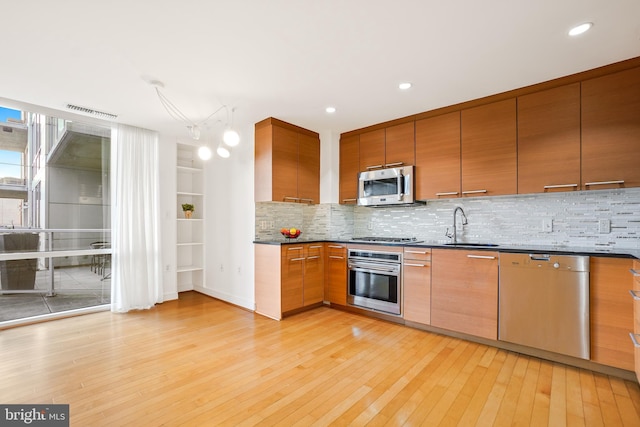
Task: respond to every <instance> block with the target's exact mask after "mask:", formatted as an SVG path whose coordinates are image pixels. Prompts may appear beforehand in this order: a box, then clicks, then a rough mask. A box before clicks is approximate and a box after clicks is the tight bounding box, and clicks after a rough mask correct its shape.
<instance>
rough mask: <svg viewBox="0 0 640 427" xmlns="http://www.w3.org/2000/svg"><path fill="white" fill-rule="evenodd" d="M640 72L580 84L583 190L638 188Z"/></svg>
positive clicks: (595, 79)
mask: <svg viewBox="0 0 640 427" xmlns="http://www.w3.org/2000/svg"><path fill="white" fill-rule="evenodd" d="M639 165H640V68H632V69H629V70H626V71H620V72H617V73H614V74H609V75H606V76H603V77H598V78H594V79H590V80H585V81H583V82H582V186H583V188H584V189H585V190H597V189H604V188H620V187H638V186H640V166H639Z"/></svg>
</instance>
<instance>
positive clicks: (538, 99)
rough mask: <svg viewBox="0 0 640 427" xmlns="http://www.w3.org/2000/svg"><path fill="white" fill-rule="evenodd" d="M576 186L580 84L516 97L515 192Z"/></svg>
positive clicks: (549, 190) (578, 170)
mask: <svg viewBox="0 0 640 427" xmlns="http://www.w3.org/2000/svg"><path fill="white" fill-rule="evenodd" d="M579 189H580V83H574V84H571V85H566V86H560V87H557V88H553V89H548V90H545V91H541V92H536V93H532V94H529V95H524V96H520V97H518V193H521V194H526V193H542V192H553V191H574V190H579Z"/></svg>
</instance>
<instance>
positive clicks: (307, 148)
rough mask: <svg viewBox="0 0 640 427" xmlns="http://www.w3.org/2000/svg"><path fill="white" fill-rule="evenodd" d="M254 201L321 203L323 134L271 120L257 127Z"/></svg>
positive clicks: (264, 121) (256, 125) (262, 122)
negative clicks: (321, 149)
mask: <svg viewBox="0 0 640 427" xmlns="http://www.w3.org/2000/svg"><path fill="white" fill-rule="evenodd" d="M254 193H255V201H256V202H267V201H274V202H302V203H310V204H317V203H320V135H319V134H318V133H316V132H313V131H310V130H308V129H304V128H301V127H299V126H295V125H292V124H290V123H287V122H283V121H282V120H278V119H274V118H273V117H270V118H268V119H265V120H263V121H261V122H258V123H256V124H255V192H254Z"/></svg>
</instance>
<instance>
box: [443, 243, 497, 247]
mask: <svg viewBox="0 0 640 427" xmlns="http://www.w3.org/2000/svg"><path fill="white" fill-rule="evenodd" d="M445 246H460V247H475V248H478V247H480V248H495V247H497V246H499V245H496V244H495V243H445Z"/></svg>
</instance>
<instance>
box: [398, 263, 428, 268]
mask: <svg viewBox="0 0 640 427" xmlns="http://www.w3.org/2000/svg"><path fill="white" fill-rule="evenodd" d="M403 265H404V266H405V267H428V265H426V264H410V263H408V262H405V263H404V264H403Z"/></svg>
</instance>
